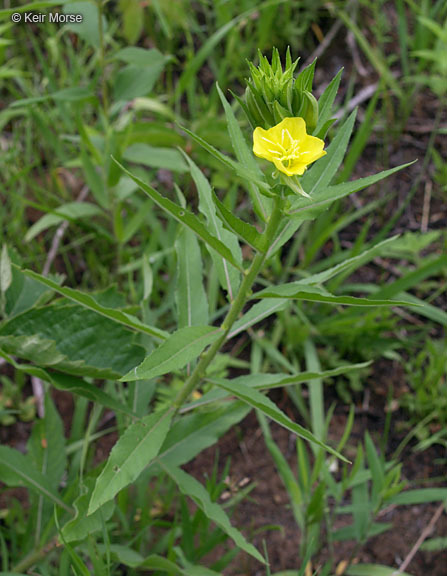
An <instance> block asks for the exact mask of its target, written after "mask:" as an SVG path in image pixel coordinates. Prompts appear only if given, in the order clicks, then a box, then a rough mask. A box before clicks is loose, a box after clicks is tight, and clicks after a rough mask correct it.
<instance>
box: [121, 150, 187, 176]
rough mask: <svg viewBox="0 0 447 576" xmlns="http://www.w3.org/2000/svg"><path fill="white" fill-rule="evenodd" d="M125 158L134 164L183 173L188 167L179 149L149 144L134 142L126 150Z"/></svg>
mask: <svg viewBox="0 0 447 576" xmlns="http://www.w3.org/2000/svg"><path fill="white" fill-rule="evenodd" d="M123 158H124V159H125V160H127V161H128V162H133V163H134V164H142V165H143V166H148V167H149V168H163V169H164V170H171V171H172V172H179V173H181V172H186V171H187V169H188V168H187V166H186V164H185V162H184V160H183V157H182V155H181V154H180V152H179V151H178V150H171V149H170V148H160V147H155V146H149V145H148V144H132V146H129V148H127V149H126V150H125V152H124V154H123Z"/></svg>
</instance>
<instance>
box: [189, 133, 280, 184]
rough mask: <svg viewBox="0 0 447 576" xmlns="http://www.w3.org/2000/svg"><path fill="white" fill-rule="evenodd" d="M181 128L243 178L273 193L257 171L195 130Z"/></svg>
mask: <svg viewBox="0 0 447 576" xmlns="http://www.w3.org/2000/svg"><path fill="white" fill-rule="evenodd" d="M180 128H181V129H182V130H183V131H184V132H186V134H188V135H189V136H191V138H192V139H193V140H194V141H195V142H197V144H199V145H200V146H202V148H203V149H204V150H206V151H207V152H209V154H211V156H214V158H216V159H217V160H219V161H220V162H222V164H224V165H225V166H226V167H227V168H229V169H230V170H232V171H233V172H235V173H236V174H237V175H238V176H239V177H240V178H242V179H243V180H249V181H250V182H252V183H253V184H256V186H257V187H258V188H260V189H261V190H264V192H266V193H267V194H271V190H270V186H269V184H268V183H267V182H265V181H264V180H259V177H258V175H257V174H256V172H253V171H252V170H248V169H247V168H246V167H245V166H244V165H243V164H241V163H240V162H235V161H234V160H232V159H231V158H230V157H229V156H225V154H222V152H219V150H217V148H214V146H212V145H211V144H209V143H208V142H207V141H206V140H204V139H203V138H201V137H200V136H198V135H197V134H194V132H191V130H188V128H185V127H184V126H180Z"/></svg>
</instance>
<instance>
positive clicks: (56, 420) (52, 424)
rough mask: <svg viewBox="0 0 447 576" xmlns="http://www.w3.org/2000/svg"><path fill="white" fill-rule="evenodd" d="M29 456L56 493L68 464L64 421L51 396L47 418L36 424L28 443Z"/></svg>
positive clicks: (48, 397)
mask: <svg viewBox="0 0 447 576" xmlns="http://www.w3.org/2000/svg"><path fill="white" fill-rule="evenodd" d="M27 447H28V455H29V458H30V459H31V460H32V461H33V465H34V467H35V468H36V470H39V471H40V472H42V474H43V475H44V476H45V477H46V478H47V480H48V483H49V485H50V486H51V487H52V489H53V490H54V491H55V492H56V491H57V489H58V487H59V484H60V481H61V479H62V476H63V474H64V471H65V467H66V464H67V458H66V454H65V435H64V426H63V424H62V420H61V418H60V416H59V413H58V411H57V410H56V408H55V406H54V404H53V401H52V400H51V396H50V395H49V394H46V395H45V418H42V419H41V420H37V421H36V422H35V423H34V426H33V430H32V432H31V436H30V439H29V441H28V445H27Z"/></svg>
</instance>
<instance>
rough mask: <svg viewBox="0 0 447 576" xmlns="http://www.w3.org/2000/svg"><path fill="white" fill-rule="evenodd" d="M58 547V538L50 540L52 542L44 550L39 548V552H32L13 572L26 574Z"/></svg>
mask: <svg viewBox="0 0 447 576" xmlns="http://www.w3.org/2000/svg"><path fill="white" fill-rule="evenodd" d="M57 546H58V540H57V538H54V539H53V540H50V542H48V544H46V545H45V546H43V547H42V548H39V549H38V550H34V552H31V553H30V554H28V556H26V557H25V558H24V559H23V560H22V561H21V562H19V563H18V564H16V565H15V566H14V567H13V572H17V573H23V572H25V571H26V570H28V569H29V568H31V566H34V565H35V564H37V563H38V562H39V561H40V560H42V558H45V556H47V555H48V554H49V553H50V552H51V551H52V550H54V548H56V547H57Z"/></svg>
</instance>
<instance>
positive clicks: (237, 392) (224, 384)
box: [216, 380, 348, 462]
mask: <svg viewBox="0 0 447 576" xmlns="http://www.w3.org/2000/svg"><path fill="white" fill-rule="evenodd" d="M216 383H217V385H218V386H219V387H220V388H223V389H224V390H226V391H227V392H229V393H230V394H233V395H234V396H236V398H239V399H240V400H242V401H243V402H246V403H247V404H249V405H250V406H252V407H253V408H256V409H257V410H260V411H261V412H262V413H263V414H265V415H266V416H268V417H269V418H270V419H271V420H274V421H275V422H276V423H277V424H280V425H281V426H283V427H284V428H286V429H287V430H290V431H291V432H293V433H294V434H296V435H297V436H300V437H301V438H303V439H304V440H307V441H308V442H313V443H315V444H318V446H321V447H322V448H324V449H325V450H327V451H328V452H330V453H331V454H333V455H334V456H337V458H340V459H341V460H343V461H344V462H348V460H346V458H344V457H343V456H342V455H341V454H339V453H338V452H337V451H336V450H334V449H333V448H331V447H330V446H327V445H326V444H324V443H323V442H321V441H320V440H318V439H317V438H315V436H314V435H313V434H312V433H311V432H309V430H306V429H305V428H303V427H302V426H300V425H299V424H296V422H293V421H292V420H291V419H290V418H289V417H288V416H286V415H285V414H284V413H283V412H282V411H281V410H280V409H279V408H278V407H277V406H276V404H274V403H273V402H272V401H271V400H270V399H269V398H267V396H265V395H264V394H262V393H261V392H258V391H257V390H255V389H254V388H250V387H249V386H245V385H241V383H240V382H238V383H236V384H235V383H234V382H233V381H232V380H218V381H216Z"/></svg>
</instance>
